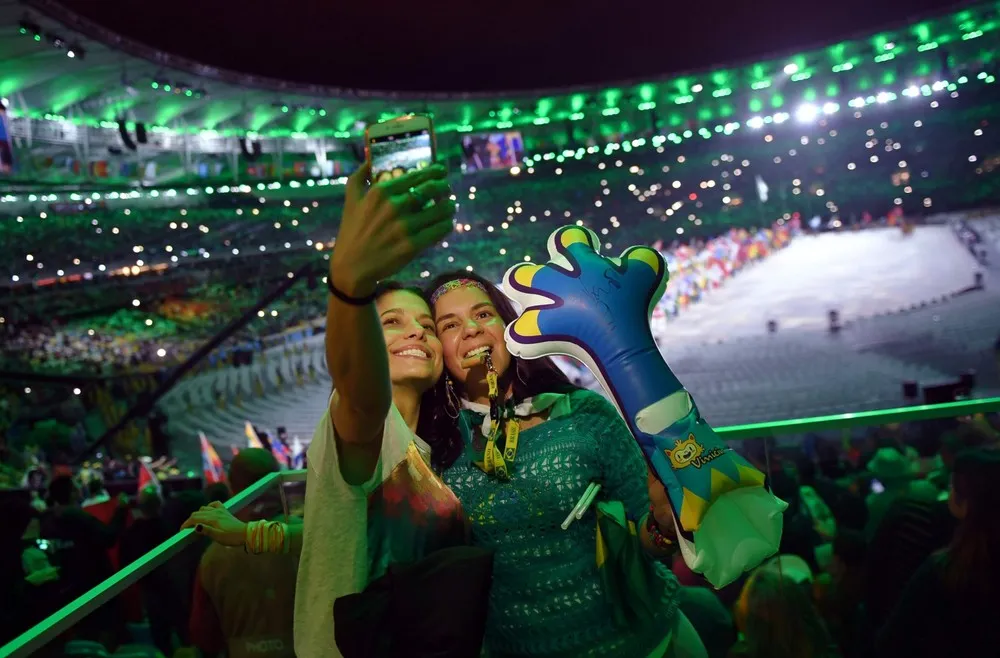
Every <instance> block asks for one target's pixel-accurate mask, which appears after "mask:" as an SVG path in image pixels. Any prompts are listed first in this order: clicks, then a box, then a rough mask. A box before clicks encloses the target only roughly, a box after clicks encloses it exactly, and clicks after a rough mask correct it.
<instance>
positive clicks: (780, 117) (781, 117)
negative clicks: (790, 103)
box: [774, 112, 788, 123]
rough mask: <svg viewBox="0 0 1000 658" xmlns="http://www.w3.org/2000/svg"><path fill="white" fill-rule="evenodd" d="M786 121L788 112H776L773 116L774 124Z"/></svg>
mask: <svg viewBox="0 0 1000 658" xmlns="http://www.w3.org/2000/svg"><path fill="white" fill-rule="evenodd" d="M786 121H788V112H778V113H777V114H775V115H774V122H775V123H784V122H786Z"/></svg>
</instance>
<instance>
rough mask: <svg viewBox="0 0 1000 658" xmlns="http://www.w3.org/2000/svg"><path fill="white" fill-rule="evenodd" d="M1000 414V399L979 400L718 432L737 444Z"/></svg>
mask: <svg viewBox="0 0 1000 658" xmlns="http://www.w3.org/2000/svg"><path fill="white" fill-rule="evenodd" d="M997 411H1000V398H982V399H978V400H960V401H958V402H946V403H944V404H922V405H919V406H916V407H901V408H898V409H878V410H877V411H861V412H858V413H853V414H834V415H832V416H815V417H813V418H793V419H791V420H779V421H773V422H769V423H753V424H750V425H732V426H730V427H722V428H719V429H717V430H716V432H717V433H718V434H719V435H720V436H722V438H724V439H726V440H727V441H736V440H740V439H752V438H761V437H766V436H781V435H783V434H801V433H803V432H817V431H822V430H839V429H845V428H850V427H866V426H872V425H888V424H891V423H912V422H915V421H920V420H933V419H935V418H957V417H959V416H974V415H975V414H982V413H993V412H997Z"/></svg>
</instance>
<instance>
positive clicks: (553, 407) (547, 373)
mask: <svg viewBox="0 0 1000 658" xmlns="http://www.w3.org/2000/svg"><path fill="white" fill-rule="evenodd" d="M429 290H430V291H431V294H430V295H429V299H430V300H431V303H432V306H433V310H434V315H435V322H436V327H437V335H438V339H439V340H440V342H441V346H442V351H443V359H444V366H445V371H446V374H447V375H448V376H450V377H451V378H452V379H453V380H454V382H455V384H454V386H455V388H456V391H457V392H458V393H459V395H460V396H461V398H462V401H461V404H462V407H463V412H462V413H463V416H464V418H465V420H467V421H468V423H469V425H470V426H471V427H472V428H474V429H473V431H472V436H470V437H468V440H467V443H466V445H465V450H464V453H465V454H464V458H462V459H457V460H455V462H454V463H453V464H451V465H450V467H449V468H448V469H447V470H445V471H444V473H443V479H444V481H445V482H446V483H447V484H448V485H449V486H450V487H451V489H452V491H454V492H455V495H456V496H458V498H459V500H461V502H462V505H463V507H464V508H465V511H466V514H467V515H468V517H469V520H470V522H471V524H472V527H473V537H474V539H475V542H476V545H477V546H482V547H484V548H490V549H493V550H495V551H496V562H495V567H494V574H493V587H492V590H491V592H490V610H491V614H490V617H489V618H488V620H487V630H486V648H487V650H488V652H489V654H490V656H493V657H494V658H526V657H528V656H533V657H539V656H545V657H547V658H563V657H566V658H568V657H569V656H580V655H600V656H636V657H637V658H642V657H644V656H649V657H650V658H662V657H663V656H666V655H671V656H691V657H694V656H703V655H704V647H703V646H702V645H701V641H700V640H699V638H698V636H697V633H695V632H694V631H693V629H692V627H691V625H690V623H689V622H687V621H686V619H685V618H684V617H683V615H682V614H681V613H680V612H679V611H678V610H677V603H676V598H675V592H676V589H677V581H676V579H675V578H674V577H673V575H672V574H671V573H670V572H669V571H668V570H667V569H666V568H665V567H663V565H660V564H657V563H655V562H653V560H650V561H649V563H648V564H646V566H648V569H649V571H648V572H647V573H651V574H652V575H651V576H650V577H649V578H648V579H646V580H644V582H643V583H641V586H640V584H637V583H635V582H633V581H631V580H629V582H625V583H619V582H618V581H615V585H616V586H612V584H611V582H612V581H611V580H610V578H611V576H609V574H610V573H611V572H612V571H613V570H614V569H615V565H613V564H608V563H609V562H613V561H612V560H607V561H606V560H603V559H602V561H601V562H602V564H604V567H603V568H602V567H601V566H599V564H598V559H597V548H596V547H597V544H598V541H597V523H596V521H597V518H596V513H595V511H594V510H593V509H589V510H588V511H587V512H586V514H585V515H584V516H583V517H582V518H580V517H578V518H580V520H579V521H577V522H575V523H573V524H571V525H569V526H568V527H566V526H563V525H562V522H563V520H564V518H565V517H566V513H567V512H568V511H569V510H571V509H573V508H574V505H575V504H576V503H577V501H578V500H579V498H580V496H581V494H583V493H584V492H585V491H586V490H587V489H588V485H590V484H593V483H597V484H599V485H601V489H600V497H599V499H598V501H597V503H598V505H600V504H603V503H611V502H614V503H617V504H621V505H622V506H623V507H624V509H625V511H626V513H627V515H628V517H629V518H630V519H631V520H632V521H634V522H635V524H636V527H637V528H639V530H638V534H639V537H640V540H641V542H642V547H641V548H644V549H645V550H646V552H647V553H648V554H649V557H650V558H656V557H665V556H666V555H669V554H670V553H671V552H672V547H671V546H670V544H671V542H670V540H669V539H667V537H669V536H672V535H673V521H672V518H673V517H672V514H671V512H670V505H669V502H667V498H666V494H665V493H664V491H663V488H662V486H660V485H659V484H658V483H657V482H656V481H655V479H652V478H649V477H648V469H647V467H646V464H645V461H644V459H643V457H642V455H641V454H640V452H639V450H638V448H637V447H636V444H635V442H634V441H633V440H632V438H631V435H630V434H629V432H628V430H627V428H626V427H625V425H624V423H623V422H622V420H621V417H620V416H619V415H618V413H617V412H616V411H615V409H614V408H613V407H612V406H611V404H610V403H609V402H607V401H606V400H605V399H604V398H602V397H601V396H600V395H597V394H596V393H592V392H590V391H584V390H580V389H577V388H576V387H574V386H572V385H570V383H569V382H568V380H567V379H566V377H565V376H564V375H563V374H562V372H561V371H559V369H558V368H557V367H556V366H555V364H554V363H553V362H552V361H551V360H550V359H548V358H540V359H533V360H522V359H517V358H515V357H514V356H512V355H511V354H510V352H509V351H508V350H507V346H506V343H505V341H504V329H505V327H506V325H507V324H508V323H510V322H513V321H514V320H515V319H516V318H517V312H516V311H515V310H514V307H513V304H512V303H511V301H510V300H509V299H508V298H507V297H506V296H505V295H504V294H503V293H502V292H501V291H500V290H499V289H497V288H496V286H494V285H492V284H491V283H490V282H489V281H487V280H485V279H482V278H481V277H478V276H476V275H470V274H468V273H466V272H457V273H454V274H444V275H441V276H440V277H438V278H437V279H436V280H435V281H434V282H432V284H431V287H430V289H429ZM651 501H653V502H651ZM655 537H659V538H660V540H659V541H657V540H655V539H654V538H655ZM637 548H638V547H637ZM637 557H639V559H640V560H642V558H644V557H646V556H643V555H642V554H641V550H639V551H637ZM616 573H617V572H616ZM615 591H622V592H623V593H624V594H625V596H624V599H629V602H627V603H625V604H624V606H623V605H622V598H616V596H615V594H614V592H615ZM639 599H642V604H641V605H642V606H644V609H645V610H646V611H647V614H646V616H645V617H640V618H638V619H637V618H636V617H632V616H629V615H628V614H623V612H622V611H623V609H624V607H626V606H630V605H632V604H634V602H635V601H636V600H639ZM626 617H627V618H628V619H629V620H630V621H629V622H625V621H623V619H625V618H626ZM668 652H672V653H669V654H668Z"/></svg>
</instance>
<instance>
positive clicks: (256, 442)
mask: <svg viewBox="0 0 1000 658" xmlns="http://www.w3.org/2000/svg"><path fill="white" fill-rule="evenodd" d="M245 427H246V434H247V447H248V448H263V447H264V444H263V443H261V442H260V438H259V437H258V436H257V430H255V429H254V428H253V425H251V424H250V421H249V420H248V421H247V422H246V426H245Z"/></svg>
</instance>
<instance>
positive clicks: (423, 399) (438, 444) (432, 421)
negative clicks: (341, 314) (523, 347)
mask: <svg viewBox="0 0 1000 658" xmlns="http://www.w3.org/2000/svg"><path fill="white" fill-rule="evenodd" d="M399 291H402V292H408V293H412V294H414V295H416V296H417V297H419V298H421V299H423V300H424V301H425V302H426V301H427V299H426V297H425V296H424V294H423V292H422V291H421V290H420V288H414V287H410V286H404V285H403V284H401V283H396V282H395V281H383V282H381V283H379V285H378V288H377V289H376V291H375V299H376V300H378V299H379V298H381V297H382V296H383V295H387V294H389V293H391V292H399ZM427 306H428V308H430V303H429V302H428V303H427ZM431 310H432V312H433V309H431ZM446 377H447V374H443V375H442V376H441V377H439V378H438V380H437V382H435V383H434V386H432V387H430V388H429V389H427V390H426V391H424V393H423V395H421V396H420V413H419V414H418V415H417V436H419V437H420V438H421V439H423V440H424V442H425V443H427V445H429V446H430V447H431V468H433V469H434V470H435V471H437V472H439V473H440V472H442V471H444V470H445V469H446V468H448V467H449V466H451V465H452V464H454V463H455V461H456V460H457V459H458V458H459V456H461V454H462V450H463V449H464V442H463V440H462V433H461V430H460V429H459V424H458V419H456V418H453V416H454V415H456V414H457V413H458V408H457V407H455V408H454V409H449V402H448V386H447V379H446ZM450 406H452V407H454V406H455V405H454V404H452V405H450ZM449 412H450V413H449Z"/></svg>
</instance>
